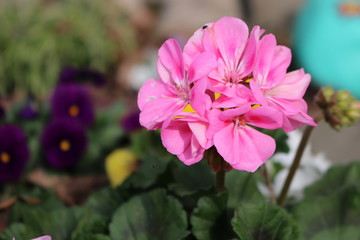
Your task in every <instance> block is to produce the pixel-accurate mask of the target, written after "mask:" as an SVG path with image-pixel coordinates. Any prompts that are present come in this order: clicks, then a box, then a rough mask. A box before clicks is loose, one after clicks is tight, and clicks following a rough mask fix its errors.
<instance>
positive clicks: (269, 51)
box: [254, 34, 276, 88]
mask: <svg viewBox="0 0 360 240" xmlns="http://www.w3.org/2000/svg"><path fill="white" fill-rule="evenodd" d="M275 49H276V39H275V36H274V35H272V34H267V35H265V36H264V37H263V38H262V39H261V40H260V46H259V57H258V63H257V66H256V67H255V68H254V79H255V81H256V82H257V84H258V85H259V86H260V88H261V87H263V86H266V83H267V82H266V81H267V76H268V73H269V71H270V67H271V63H272V60H273V56H274V53H275Z"/></svg>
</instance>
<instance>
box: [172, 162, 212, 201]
mask: <svg viewBox="0 0 360 240" xmlns="http://www.w3.org/2000/svg"><path fill="white" fill-rule="evenodd" d="M174 162H175V164H176V166H177V167H174V168H173V170H172V175H173V177H174V180H175V183H174V184H172V185H171V186H170V189H171V190H173V191H175V192H176V193H177V194H178V195H180V196H184V195H189V194H192V193H195V192H197V191H199V190H208V189H210V188H211V187H213V186H214V183H215V176H214V173H213V171H212V170H211V168H210V167H209V166H208V164H207V163H206V161H205V160H203V161H200V162H199V163H196V164H194V165H191V166H187V165H185V164H183V163H182V162H180V160H177V161H176V160H175V161H174ZM175 164H174V165H175Z"/></svg>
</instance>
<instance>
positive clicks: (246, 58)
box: [238, 26, 261, 77]
mask: <svg viewBox="0 0 360 240" xmlns="http://www.w3.org/2000/svg"><path fill="white" fill-rule="evenodd" d="M260 34H261V30H260V27H259V26H255V27H254V28H253V29H252V31H251V33H250V36H249V40H248V41H247V43H246V47H245V49H244V52H243V54H242V57H241V62H240V64H239V68H238V72H239V73H241V75H240V76H239V77H246V76H248V75H249V74H250V73H251V72H252V71H253V69H254V66H255V63H256V56H257V50H258V45H259V38H260Z"/></svg>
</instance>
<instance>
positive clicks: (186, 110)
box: [183, 104, 196, 113]
mask: <svg viewBox="0 0 360 240" xmlns="http://www.w3.org/2000/svg"><path fill="white" fill-rule="evenodd" d="M183 112H192V113H195V112H196V111H195V110H194V109H193V108H192V107H191V105H190V104H188V105H186V106H185V108H184V110H183Z"/></svg>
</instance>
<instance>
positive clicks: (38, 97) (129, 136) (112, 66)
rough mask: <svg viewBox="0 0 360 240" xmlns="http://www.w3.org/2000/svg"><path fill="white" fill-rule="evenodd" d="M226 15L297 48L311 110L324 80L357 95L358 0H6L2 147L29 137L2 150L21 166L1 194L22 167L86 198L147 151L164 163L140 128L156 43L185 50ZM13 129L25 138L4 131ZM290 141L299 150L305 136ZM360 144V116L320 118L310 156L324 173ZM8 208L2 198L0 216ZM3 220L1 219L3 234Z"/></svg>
mask: <svg viewBox="0 0 360 240" xmlns="http://www.w3.org/2000/svg"><path fill="white" fill-rule="evenodd" d="M223 16H234V17H238V18H241V19H243V20H244V21H245V22H246V23H247V24H248V26H249V28H250V29H251V28H252V27H253V26H255V25H260V26H261V28H262V29H265V30H266V33H273V34H274V35H275V36H276V39H277V41H278V44H281V45H285V46H288V47H290V48H291V49H292V53H293V59H292V63H291V66H290V68H289V71H291V70H294V69H298V68H304V69H305V72H307V73H310V74H311V75H312V83H311V86H310V87H309V89H308V92H307V93H306V96H305V99H306V100H307V102H308V105H309V113H310V115H312V114H313V113H315V112H316V111H317V107H316V106H315V104H314V103H313V98H314V96H315V94H316V93H317V91H318V89H319V88H320V87H322V86H332V87H334V88H335V89H337V90H340V89H343V90H348V91H351V93H352V94H353V95H354V96H356V97H357V98H358V99H359V98H360V44H359V43H360V0H307V1H305V0H272V1H268V0H222V1H219V0H197V1H192V0H0V123H1V124H0V131H4V132H0V140H1V139H5V140H1V141H3V142H1V141H0V145H1V144H2V143H4V142H6V141H7V140H6V139H7V138H10V137H9V136H11V135H14V136H17V137H19V138H21V137H22V136H23V135H24V136H25V138H26V139H27V142H26V144H25V145H27V146H26V147H24V146H22V147H23V149H22V150H21V149H20V150H18V149H16V148H15V147H10V148H11V149H10V148H9V149H10V150H6V151H14V152H16V151H18V152H22V154H23V157H22V158H23V159H25V158H27V159H28V163H26V162H23V161H22V160H21V159H20V160H19V162H18V163H17V162H16V161H17V159H16V158H10V157H11V156H10V157H9V156H8V155H6V154H5V153H7V152H6V151H5V150H3V149H0V160H1V161H0V172H1V171H3V169H5V168H3V169H2V167H3V166H5V165H6V164H8V163H9V162H10V163H11V164H12V162H15V163H14V164H15V165H14V166H15V167H14V168H11V171H13V172H10V173H9V175H6V177H4V176H5V174H3V172H1V174H3V175H1V174H0V191H1V190H4V193H5V194H4V195H6V193H7V192H6V191H7V190H6V187H3V186H2V182H7V181H10V182H11V181H14V180H17V179H18V178H20V176H21V175H22V173H23V172H25V173H26V174H27V176H26V178H27V180H28V181H29V182H31V183H34V184H35V185H39V186H42V187H45V188H51V189H54V191H55V192H56V194H57V195H58V196H59V198H61V200H62V201H63V202H65V203H66V204H68V205H73V204H81V203H83V202H84V201H85V199H86V197H87V196H88V194H89V193H90V192H92V191H93V190H94V189H96V188H97V187H99V186H103V185H104V184H107V183H108V179H109V178H110V183H111V185H112V186H117V185H118V184H120V183H122V182H123V181H124V179H126V177H128V176H129V174H130V173H131V172H133V171H134V170H135V169H138V168H139V163H138V161H137V160H138V159H139V158H140V159H141V158H143V159H146V160H149V159H147V158H148V157H149V156H145V155H146V154H147V153H148V152H150V153H152V152H159V155H160V157H159V156H158V155H156V154H157V153H156V154H155V155H156V157H158V158H161V159H162V158H166V159H167V160H169V159H170V158H169V157H168V155H166V154H167V153H164V152H163V147H162V145H161V143H159V142H156V141H158V140H159V136H158V135H156V133H149V134H144V131H141V127H140V125H139V122H138V116H139V110H138V108H137V104H136V101H137V92H138V90H139V88H140V87H141V85H142V84H143V83H144V82H145V81H146V80H148V79H150V78H157V73H156V61H157V50H158V48H159V47H160V46H161V44H162V43H163V42H164V41H165V40H166V39H168V38H175V39H176V40H177V41H178V42H179V43H180V45H182V46H184V45H185V44H186V41H187V39H188V38H189V37H190V36H191V35H192V34H193V33H194V31H195V30H197V29H198V28H200V27H202V26H203V25H204V24H206V23H208V22H213V21H216V20H218V19H219V18H221V17H223ZM66 116H67V117H69V116H70V117H72V118H76V119H77V120H78V123H80V124H78V123H76V124H75V123H68V119H67V120H66V119H65V118H66ZM64 117H65V118H64ZM64 119H65V120H64ZM6 124H12V125H15V126H17V127H18V128H20V129H21V130H22V131H23V132H24V133H23V135H22V133H19V132H18V131H17V133H16V134H15V133H14V134H13V133H11V131H12V130H11V129H10V130H11V131H10V130H9V129H7V130H6V131H8V132H6V131H5V130H4V129H5V127H4V128H1V127H2V126H4V125H6ZM78 125H79V126H78ZM15 132H16V130H15ZM5 133H6V134H5ZM1 134H3V136H1ZM4 134H5V135H4ZM1 137H2V138H1ZM291 139H293V140H294V139H295V140H294V141H293V140H291V141H290V143H289V145H290V149H293V150H294V149H295V148H296V146H297V143H298V142H299V140H300V135H296V134H295V135H293V137H292V138H291ZM18 140H19V139H15V140H14V142H15V143H16V144H18V143H19V141H18ZM146 141H147V142H151V143H152V144H153V143H154V144H158V145H156V147H158V148H157V149H155V148H154V149H155V150H154V149H151V148H153V145H151V144H149V145H147V144H145V143H144V142H146ZM6 144H8V143H5V144H4V145H6ZM11 144H12V143H11ZM11 144H10V145H11ZM51 144H54V145H53V146H52V145H51ZM8 145H9V144H8ZM8 145H6V146H8ZM129 146H131V147H130V148H131V150H132V152H131V151H130V152H129V151H127V150H126V148H129ZM159 146H160V147H159ZM359 146H360V124H359V122H358V123H356V124H355V125H354V126H352V127H347V128H343V129H342V130H341V131H336V130H334V129H332V128H330V127H329V125H328V124H326V123H325V122H324V121H322V122H321V123H320V124H319V127H317V128H316V129H315V130H314V132H313V136H312V138H311V151H312V153H309V155H308V156H309V157H308V159H309V161H310V162H311V161H312V160H313V158H314V159H315V157H314V156H317V157H318V158H320V162H322V161H323V160H324V159H325V160H324V161H323V162H326V164H325V165H326V166H325V165H324V164H322V163H323V162H322V163H321V164H322V165H321V164H320V165H321V166H320V167H319V169H320V168H322V169H324V170H325V169H327V167H328V166H329V164H328V162H330V163H332V164H335V163H340V164H345V163H349V162H351V161H354V160H359V159H360V147H359ZM54 147H55V148H57V151H58V152H56V153H55V154H54V153H53V152H52V151H53V150H52V149H53V148H54ZM124 149H125V150H124ZM1 151H3V152H1ZM133 153H135V155H134V154H133ZM145 153H146V154H145ZM164 156H166V157H164ZM151 157H153V156H151ZM151 157H149V158H150V160H149V161H148V162H149V163H143V166H145V167H144V168H143V170H144V169H145V170H144V171H143V172H145V173H147V171H148V169H152V170H151V171H153V172H152V173H150V175H151V174H154V176H156V177H158V176H159V175H161V174H162V173H163V172H164V171H165V167H163V169H160V167H159V166H160V165H156V164H155V163H154V162H152V161H151ZM279 158H280V157H279ZM119 159H122V160H121V161H118V160H119ZM286 159H289V156H286ZM286 161H287V162H288V160H286ZM314 161H315V160H314ZM104 162H105V164H104ZM144 162H145V161H144ZM1 164H3V166H2V165H1ZM16 164H17V165H16ZM284 165H286V164H284ZM310 165H311V164H310ZM16 166H18V167H16ZM39 166H40V168H39ZM156 167H157V168H156ZM140 168H141V167H140ZM146 168H147V169H146ZM44 169H45V170H44ZM114 169H115V170H114ZM119 169H120V170H119ZM179 169H181V168H179ZM6 171H7V172H9V171H10V170H6ZM143 172H142V171H140V174H139V175H135V177H134V178H133V179H135V180H131V181H134V182H131V181H130V183H129V184H130V185H131V184H133V187H134V186H135V187H139V186H141V187H144V188H146V187H149V186H150V185H151V184H152V183H153V182H155V180H154V179H155V177H153V178H154V179H150V177H149V176H148V175H146V174H145V175H144V176H142V175H141V174H143ZM180 173H181V172H180ZM180 175H181V174H179V176H180ZM2 177H3V178H2ZM175 178H176V176H175ZM149 179H150V180H149ZM303 179H304V178H303ZM303 179H300V180H303ZM175 180H178V179H175ZM210 180H211V179H210ZM151 181H153V182H151ZM137 184H138V185H137ZM191 184H192V183H190V185H191ZM4 186H5V185H4ZM131 186H132V185H131ZM24 188H25V187H24ZM21 189H22V188H19V189H18V190H19V191H21ZM79 189H80V191H79ZM8 195H10V196H11V195H12V194H8ZM0 200H2V199H1V196H0ZM15 201H16V200H15ZM22 201H23V200H22ZM26 201H28V200H26ZM26 201H25V202H26ZM0 202H2V201H0ZM5 203H8V202H7V199H6V201H5ZM10 205H11V204H10ZM4 206H5V207H4ZM6 208H7V205H6V204H5V205H3V204H0V213H1V210H2V209H6ZM3 219H7V217H6V216H4V215H1V214H0V231H1V230H2V229H3V228H5V227H6V224H4V222H6V221H5V220H4V221H2V220H3Z"/></svg>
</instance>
